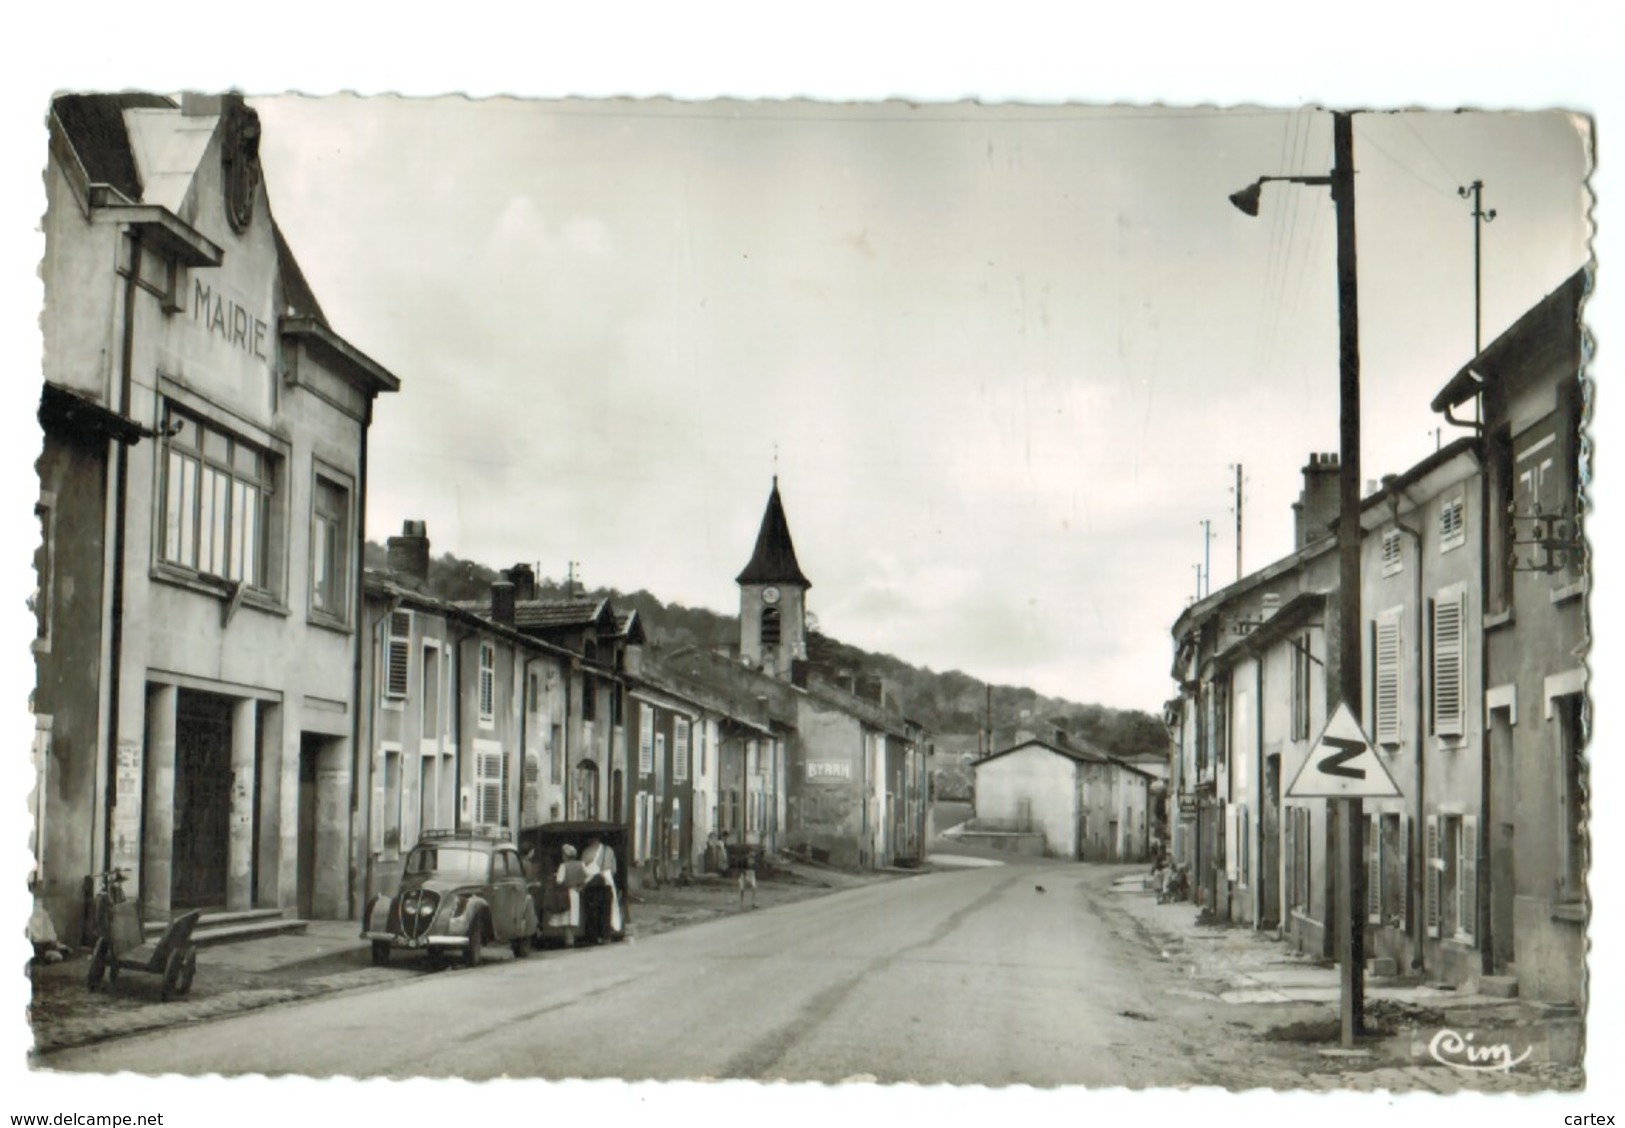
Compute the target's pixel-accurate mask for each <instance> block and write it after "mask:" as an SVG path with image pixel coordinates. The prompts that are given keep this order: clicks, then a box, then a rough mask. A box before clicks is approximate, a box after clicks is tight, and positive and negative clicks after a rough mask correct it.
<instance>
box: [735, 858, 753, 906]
mask: <svg viewBox="0 0 1625 1128" xmlns="http://www.w3.org/2000/svg"><path fill="white" fill-rule="evenodd" d="M747 888H749V889H750V907H751V908H753V909H754V908H755V907H756V848H755V847H754V846H750V847H746V849H745V853H744V856H743V857H741V858H740V859H739V907H740V908H744V907H745V890H746V889H747Z"/></svg>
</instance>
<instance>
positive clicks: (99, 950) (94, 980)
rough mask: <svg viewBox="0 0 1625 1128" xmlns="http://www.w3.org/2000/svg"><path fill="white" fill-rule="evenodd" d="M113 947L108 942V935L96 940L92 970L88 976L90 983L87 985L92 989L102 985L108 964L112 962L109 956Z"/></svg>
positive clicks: (91, 956) (91, 957) (91, 962)
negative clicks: (109, 951)
mask: <svg viewBox="0 0 1625 1128" xmlns="http://www.w3.org/2000/svg"><path fill="white" fill-rule="evenodd" d="M111 947H112V945H111V944H109V943H108V940H107V937H105V936H104V937H102V938H101V939H100V940H98V941H96V946H95V948H93V949H91V952H90V972H89V974H88V976H87V978H88V983H87V984H86V986H88V987H89V988H90V989H91V990H92V991H94V990H96V989H97V988H98V987H100V986H101V985H102V976H104V975H106V974H107V965H108V964H109V963H110V962H112V961H111V960H110V959H109V958H108V955H109V953H108V949H109V948H111Z"/></svg>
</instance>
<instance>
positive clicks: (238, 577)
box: [159, 407, 277, 591]
mask: <svg viewBox="0 0 1625 1128" xmlns="http://www.w3.org/2000/svg"><path fill="white" fill-rule="evenodd" d="M166 424H167V425H166V428H165V431H166V434H167V438H165V440H164V471H163V477H164V481H163V496H164V504H163V508H162V511H161V513H160V517H161V518H162V521H163V530H162V535H161V536H160V537H159V544H160V547H161V552H162V560H163V562H164V563H165V564H169V565H174V566H176V567H179V568H185V569H189V570H191V571H195V572H198V573H200V574H203V575H210V576H218V577H220V578H221V579H225V580H233V581H237V582H240V583H243V584H246V585H247V586H249V587H251V588H257V589H260V590H262V591H263V590H269V588H270V586H271V585H270V579H269V574H270V572H269V561H270V552H269V551H268V542H269V540H270V534H271V498H272V496H273V493H274V488H273V486H274V481H275V476H276V468H277V459H276V458H275V456H273V455H272V454H270V453H269V452H267V451H264V450H262V449H260V448H259V447H257V446H255V445H254V444H252V443H250V442H247V441H245V440H243V439H240V438H238V437H237V436H236V435H233V434H231V433H230V432H227V431H224V430H222V429H220V428H218V427H215V426H213V425H211V424H208V423H204V422H202V421H201V420H199V419H196V418H194V417H193V416H191V415H187V414H185V413H183V412H181V411H179V410H177V409H175V408H174V407H170V408H169V409H168V413H167V416H166Z"/></svg>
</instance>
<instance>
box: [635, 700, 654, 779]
mask: <svg viewBox="0 0 1625 1128" xmlns="http://www.w3.org/2000/svg"><path fill="white" fill-rule="evenodd" d="M654 770H655V711H654V707H653V706H651V705H639V706H638V774H640V775H652V774H653V773H654Z"/></svg>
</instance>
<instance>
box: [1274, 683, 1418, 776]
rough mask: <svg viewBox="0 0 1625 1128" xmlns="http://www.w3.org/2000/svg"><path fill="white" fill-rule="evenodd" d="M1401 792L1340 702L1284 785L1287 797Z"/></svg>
mask: <svg viewBox="0 0 1625 1128" xmlns="http://www.w3.org/2000/svg"><path fill="white" fill-rule="evenodd" d="M1400 794H1401V793H1400V790H1399V786H1398V785H1397V784H1396V783H1394V777H1393V776H1391V775H1389V774H1388V765H1387V764H1384V763H1383V762H1382V757H1381V756H1379V755H1377V750H1376V749H1375V748H1374V747H1372V745H1371V741H1369V740H1367V739H1366V735H1365V733H1364V732H1362V731H1361V730H1360V722H1359V721H1356V720H1355V719H1354V714H1353V713H1352V712H1351V711H1350V710H1349V707H1348V706H1347V705H1343V704H1339V705H1338V706H1337V709H1336V711H1334V712H1333V713H1332V719H1331V720H1329V721H1327V722H1326V727H1325V728H1324V729H1322V730H1321V732H1320V736H1319V737H1318V738H1317V739H1316V740H1315V743H1314V746H1313V747H1312V748H1310V749H1309V755H1308V757H1307V758H1306V759H1305V760H1304V762H1303V767H1301V768H1299V769H1298V774H1297V775H1295V776H1293V777H1292V784H1291V786H1290V787H1288V788H1287V789H1286V797H1287V798H1288V799H1398V798H1399V797H1400Z"/></svg>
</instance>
